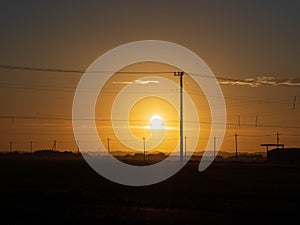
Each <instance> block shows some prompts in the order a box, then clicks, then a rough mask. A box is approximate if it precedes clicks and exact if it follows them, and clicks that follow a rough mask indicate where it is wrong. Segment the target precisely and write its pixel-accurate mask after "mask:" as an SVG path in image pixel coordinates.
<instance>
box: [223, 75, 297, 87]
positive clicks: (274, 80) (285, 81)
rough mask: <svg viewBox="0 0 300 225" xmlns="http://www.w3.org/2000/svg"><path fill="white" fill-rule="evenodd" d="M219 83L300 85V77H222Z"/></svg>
mask: <svg viewBox="0 0 300 225" xmlns="http://www.w3.org/2000/svg"><path fill="white" fill-rule="evenodd" d="M219 84H223V85H237V86H250V87H259V86H261V85H271V86H290V87H300V78H283V77H271V76H270V77H267V76H263V77H253V78H246V79H241V80H235V79H226V78H225V79H223V78H222V79H220V80H219Z"/></svg>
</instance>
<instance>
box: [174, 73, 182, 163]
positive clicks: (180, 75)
mask: <svg viewBox="0 0 300 225" xmlns="http://www.w3.org/2000/svg"><path fill="white" fill-rule="evenodd" d="M183 75H184V72H174V76H177V77H179V80H180V163H181V164H183V96H182V89H183V82H182V77H183Z"/></svg>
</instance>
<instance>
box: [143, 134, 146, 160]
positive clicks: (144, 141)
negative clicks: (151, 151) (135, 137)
mask: <svg viewBox="0 0 300 225" xmlns="http://www.w3.org/2000/svg"><path fill="white" fill-rule="evenodd" d="M143 146H144V161H145V160H146V138H144V137H143Z"/></svg>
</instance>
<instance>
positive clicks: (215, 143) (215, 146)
mask: <svg viewBox="0 0 300 225" xmlns="http://www.w3.org/2000/svg"><path fill="white" fill-rule="evenodd" d="M215 158H216V137H214V159H215Z"/></svg>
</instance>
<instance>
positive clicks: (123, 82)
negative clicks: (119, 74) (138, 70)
mask: <svg viewBox="0 0 300 225" xmlns="http://www.w3.org/2000/svg"><path fill="white" fill-rule="evenodd" d="M113 84H124V85H127V84H138V85H147V84H159V81H158V80H134V81H113Z"/></svg>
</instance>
